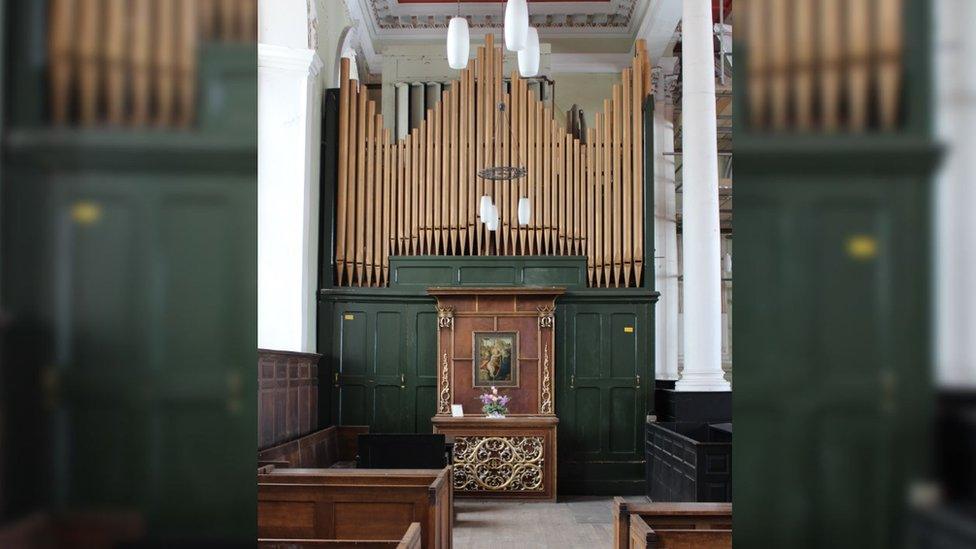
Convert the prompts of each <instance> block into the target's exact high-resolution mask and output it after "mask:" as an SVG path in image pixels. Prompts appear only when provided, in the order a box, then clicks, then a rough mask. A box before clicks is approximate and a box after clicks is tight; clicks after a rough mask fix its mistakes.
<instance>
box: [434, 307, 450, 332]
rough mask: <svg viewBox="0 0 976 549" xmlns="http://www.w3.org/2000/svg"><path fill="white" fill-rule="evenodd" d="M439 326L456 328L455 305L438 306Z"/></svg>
mask: <svg viewBox="0 0 976 549" xmlns="http://www.w3.org/2000/svg"><path fill="white" fill-rule="evenodd" d="M437 327H438V328H454V307H438V308H437Z"/></svg>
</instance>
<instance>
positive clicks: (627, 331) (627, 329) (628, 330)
mask: <svg viewBox="0 0 976 549" xmlns="http://www.w3.org/2000/svg"><path fill="white" fill-rule="evenodd" d="M624 333H625V334H632V333H634V327H633V326H624Z"/></svg>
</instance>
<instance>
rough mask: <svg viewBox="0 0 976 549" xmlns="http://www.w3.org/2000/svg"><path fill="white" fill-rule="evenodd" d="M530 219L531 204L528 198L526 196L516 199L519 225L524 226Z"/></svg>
mask: <svg viewBox="0 0 976 549" xmlns="http://www.w3.org/2000/svg"><path fill="white" fill-rule="evenodd" d="M531 219H532V206H531V204H529V199H528V198H526V197H524V196H523V197H522V198H519V201H518V222H519V225H521V226H523V227H524V226H526V225H528V224H529V220H531Z"/></svg>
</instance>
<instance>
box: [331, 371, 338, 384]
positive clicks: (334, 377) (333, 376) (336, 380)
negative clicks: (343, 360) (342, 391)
mask: <svg viewBox="0 0 976 549" xmlns="http://www.w3.org/2000/svg"><path fill="white" fill-rule="evenodd" d="M332 385H334V386H336V387H338V386H339V372H335V373H334V374H332Z"/></svg>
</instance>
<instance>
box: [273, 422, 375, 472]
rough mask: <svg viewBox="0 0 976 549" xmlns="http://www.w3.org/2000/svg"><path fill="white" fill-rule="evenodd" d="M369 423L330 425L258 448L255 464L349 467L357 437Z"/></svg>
mask: <svg viewBox="0 0 976 549" xmlns="http://www.w3.org/2000/svg"><path fill="white" fill-rule="evenodd" d="M368 432H369V426H359V425H331V426H329V427H326V428H325V429H319V430H318V431H315V432H313V433H309V434H307V435H303V436H301V437H299V438H296V439H295V440H289V441H288V442H283V443H281V444H278V445H275V446H272V447H270V448H266V449H264V450H261V451H259V452H258V467H263V466H266V465H274V466H275V468H279V469H280V468H285V467H321V468H325V467H352V466H353V464H355V462H356V452H357V448H356V440H357V437H358V436H359V435H360V434H365V433H368Z"/></svg>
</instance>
